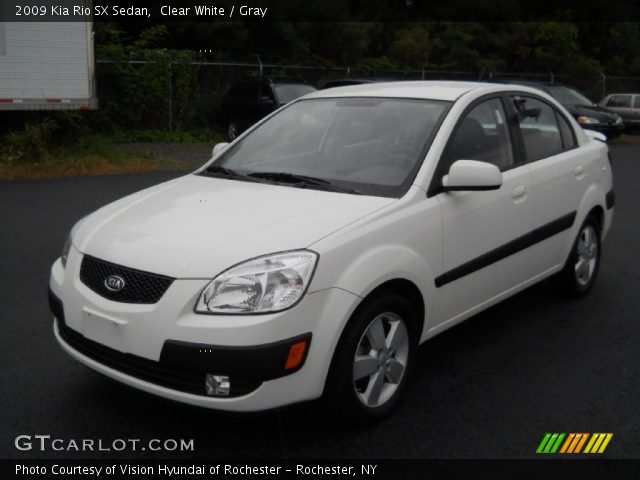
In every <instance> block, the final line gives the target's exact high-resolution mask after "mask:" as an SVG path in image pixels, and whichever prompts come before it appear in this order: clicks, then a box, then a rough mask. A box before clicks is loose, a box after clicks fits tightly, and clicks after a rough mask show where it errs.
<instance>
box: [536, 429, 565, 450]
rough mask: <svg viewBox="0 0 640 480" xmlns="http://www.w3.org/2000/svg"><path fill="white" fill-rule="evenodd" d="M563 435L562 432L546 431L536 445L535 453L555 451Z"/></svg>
mask: <svg viewBox="0 0 640 480" xmlns="http://www.w3.org/2000/svg"><path fill="white" fill-rule="evenodd" d="M564 437H565V434H564V433H546V434H545V435H544V437H543V439H542V441H541V442H540V445H538V449H537V450H536V453H556V452H557V451H558V447H560V444H561V443H562V439H563V438H564Z"/></svg>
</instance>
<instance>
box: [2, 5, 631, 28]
mask: <svg viewBox="0 0 640 480" xmlns="http://www.w3.org/2000/svg"><path fill="white" fill-rule="evenodd" d="M638 19H640V2H639V1H638V0H633V1H623V0H613V1H609V2H606V4H605V3H603V2H601V1H596V0H582V1H580V0H555V1H554V0H485V1H478V0H448V1H446V2H441V1H437V2H436V1H433V0H305V1H300V0H147V1H138V0H136V1H135V2H134V1H132V0H95V1H93V0H91V1H90V0H6V1H3V2H2V6H1V7H0V21H5V22H24V21H27V22H28V21H36V22H43V21H44V22H73V21H86V20H92V21H94V22H123V21H131V22H154V23H167V22H187V21H188V22H245V21H251V22H253V21H260V22H264V21H267V22H272V21H275V22H325V21H326V22H369V21H371V22H428V21H482V22H509V21H549V20H557V21H573V22H575V21H580V22H591V21H594V22H603V21H612V22H615V21H633V20H638Z"/></svg>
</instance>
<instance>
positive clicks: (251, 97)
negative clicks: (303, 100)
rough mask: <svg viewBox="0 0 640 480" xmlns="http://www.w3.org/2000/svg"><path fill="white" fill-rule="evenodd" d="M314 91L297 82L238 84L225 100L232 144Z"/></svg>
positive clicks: (249, 80) (250, 80)
mask: <svg viewBox="0 0 640 480" xmlns="http://www.w3.org/2000/svg"><path fill="white" fill-rule="evenodd" d="M315 90H316V89H315V88H314V87H312V86H311V85H308V84H306V83H304V81H302V80H300V79H298V78H264V77H262V78H246V79H243V80H240V81H238V82H235V83H234V84H232V85H231V88H229V91H228V92H227V94H226V95H225V97H224V99H223V100H222V116H223V121H224V122H225V123H226V125H227V136H228V137H229V140H234V139H235V138H236V137H237V136H238V135H240V134H241V133H242V132H244V131H245V130H246V129H247V128H249V127H250V126H251V125H253V124H254V123H256V122H257V121H258V120H260V119H261V118H263V117H265V116H267V115H268V114H270V113H271V112H273V111H274V110H276V109H278V108H280V107H281V106H283V105H285V104H286V103H289V102H291V101H293V100H295V99H296V98H299V97H301V96H303V95H305V94H307V93H309V92H313V91H315Z"/></svg>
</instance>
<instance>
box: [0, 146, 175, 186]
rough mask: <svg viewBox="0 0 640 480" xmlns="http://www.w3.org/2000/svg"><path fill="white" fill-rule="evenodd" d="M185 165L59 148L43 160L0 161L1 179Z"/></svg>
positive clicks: (169, 167) (133, 156)
mask: <svg viewBox="0 0 640 480" xmlns="http://www.w3.org/2000/svg"><path fill="white" fill-rule="evenodd" d="M184 168H185V166H184V165H183V164H181V163H179V162H175V161H170V160H167V159H152V158H145V157H144V156H138V155H120V156H117V157H114V156H111V155H107V156H105V155H102V154H100V153H87V154H79V155H78V154H76V155H64V154H63V152H59V153H58V154H56V155H50V156H48V157H47V159H46V160H44V161H42V162H27V163H20V164H15V165H11V164H7V163H3V162H0V180H26V179H44V178H58V177H76V176H83V175H111V174H116V173H138V172H153V171H166V170H182V169H184Z"/></svg>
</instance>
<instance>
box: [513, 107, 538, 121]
mask: <svg viewBox="0 0 640 480" xmlns="http://www.w3.org/2000/svg"><path fill="white" fill-rule="evenodd" d="M518 113H519V114H520V117H521V118H523V119H524V118H535V119H536V120H537V119H538V118H539V117H540V115H542V109H541V108H525V109H522V110H520V111H519V112H518Z"/></svg>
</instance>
